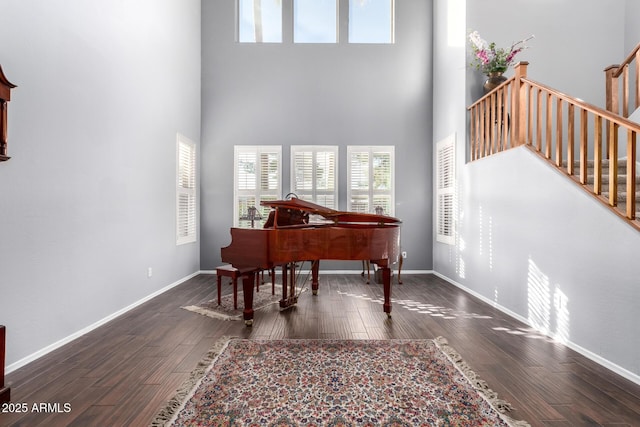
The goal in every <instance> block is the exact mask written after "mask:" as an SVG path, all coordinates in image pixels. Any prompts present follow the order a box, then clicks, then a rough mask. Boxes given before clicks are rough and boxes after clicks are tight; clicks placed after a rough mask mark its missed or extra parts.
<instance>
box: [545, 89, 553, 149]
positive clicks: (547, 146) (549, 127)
mask: <svg viewBox="0 0 640 427" xmlns="http://www.w3.org/2000/svg"><path fill="white" fill-rule="evenodd" d="M551 98H552V95H551V92H547V123H546V125H547V138H546V141H545V147H544V156H545V157H546V158H547V159H550V158H551V130H552V128H553V126H552V118H551V117H552V111H553V108H552V103H551Z"/></svg>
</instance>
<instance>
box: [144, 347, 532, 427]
mask: <svg viewBox="0 0 640 427" xmlns="http://www.w3.org/2000/svg"><path fill="white" fill-rule="evenodd" d="M233 338H237V337H233V336H223V337H221V338H220V339H219V340H217V341H216V342H215V343H214V345H213V347H212V348H211V350H209V352H208V353H207V355H206V356H205V357H204V358H203V359H202V360H201V361H200V362H199V363H198V366H197V367H196V369H194V370H193V371H192V372H191V374H190V376H189V378H188V379H187V380H186V381H185V382H184V383H183V384H182V386H181V387H180V389H179V390H178V391H177V392H176V394H175V395H174V396H173V398H171V400H169V402H168V403H167V405H166V406H165V407H164V408H163V409H162V410H161V411H160V412H159V413H158V415H157V416H156V417H155V419H154V420H153V421H152V422H151V424H150V427H165V426H168V425H170V422H171V421H172V419H173V417H174V416H175V415H176V414H177V413H178V412H179V411H180V409H181V408H182V406H183V405H184V403H185V401H186V400H187V396H188V395H189V394H190V393H191V391H192V390H193V389H194V388H195V387H196V385H197V384H198V382H199V381H200V380H201V379H202V378H203V377H204V376H205V375H206V374H207V372H208V370H209V369H210V368H211V367H212V366H213V362H214V361H215V360H216V359H217V357H218V356H219V355H220V354H221V353H222V352H223V351H224V350H225V348H226V347H227V345H228V344H229V341H230V340H231V339H233ZM433 341H434V342H435V343H436V345H437V346H438V347H439V348H440V350H441V351H442V352H443V353H444V354H445V355H446V356H447V357H448V358H449V360H450V361H451V362H452V363H453V364H454V365H455V366H456V367H457V369H458V370H459V371H460V372H462V374H463V375H464V376H465V377H466V378H467V380H469V382H470V383H471V384H472V385H473V386H474V387H475V389H476V390H477V391H478V392H479V393H480V394H481V395H482V396H483V397H484V398H485V400H487V402H489V404H490V405H491V406H493V407H494V408H495V409H496V410H497V411H498V412H499V413H500V415H501V416H502V417H503V419H504V421H505V422H506V423H507V424H509V425H510V426H512V427H531V425H530V424H529V423H527V422H526V421H519V420H514V419H512V418H511V417H509V416H507V415H506V414H505V412H508V411H511V410H512V409H513V407H512V406H511V404H510V403H508V402H506V401H504V400H502V399H499V398H498V394H497V393H496V392H494V391H493V390H491V388H489V386H488V384H487V383H486V382H485V381H483V380H481V379H480V378H479V377H478V375H477V374H476V373H475V372H474V371H473V370H472V369H471V368H470V367H469V365H468V364H467V363H466V362H465V361H464V360H463V359H462V356H460V354H459V353H458V352H457V351H456V350H454V349H453V348H452V347H450V346H449V343H448V341H447V339H446V338H444V337H437V338H435V339H434V340H433Z"/></svg>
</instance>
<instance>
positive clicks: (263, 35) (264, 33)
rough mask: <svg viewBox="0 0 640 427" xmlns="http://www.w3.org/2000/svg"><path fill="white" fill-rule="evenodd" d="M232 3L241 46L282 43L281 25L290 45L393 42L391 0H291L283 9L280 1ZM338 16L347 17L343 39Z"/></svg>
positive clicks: (393, 21) (247, 0)
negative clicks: (290, 38)
mask: <svg viewBox="0 0 640 427" xmlns="http://www.w3.org/2000/svg"><path fill="white" fill-rule="evenodd" d="M236 1H237V2H238V3H237V5H238V6H237V19H238V22H237V24H238V26H237V28H238V41H239V42H241V43H282V41H283V39H282V38H283V24H286V25H287V26H288V25H291V24H290V23H292V24H293V42H294V43H338V42H339V41H340V40H339V39H340V38H344V40H343V41H344V42H348V43H372V44H373V43H377V44H391V43H394V30H395V29H394V25H395V0H344V1H343V2H340V1H339V0H293V1H292V2H291V3H288V2H287V3H285V8H284V9H283V2H282V0H236ZM292 9H293V10H292ZM340 14H343V15H344V16H345V18H346V15H348V32H347V34H344V36H342V35H341V34H340V32H339V31H338V22H339V19H338V17H339V15H340ZM283 15H285V19H284V20H283ZM291 15H293V16H291Z"/></svg>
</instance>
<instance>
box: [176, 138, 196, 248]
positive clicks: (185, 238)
mask: <svg viewBox="0 0 640 427" xmlns="http://www.w3.org/2000/svg"><path fill="white" fill-rule="evenodd" d="M176 175H177V176H176V181H177V186H176V209H177V212H176V244H178V245H181V244H184V243H191V242H195V241H196V240H197V238H196V231H197V230H196V208H197V206H196V194H197V193H196V145H195V144H194V143H193V142H192V141H190V140H189V139H187V138H186V137H184V136H183V135H180V134H178V136H177V173H176Z"/></svg>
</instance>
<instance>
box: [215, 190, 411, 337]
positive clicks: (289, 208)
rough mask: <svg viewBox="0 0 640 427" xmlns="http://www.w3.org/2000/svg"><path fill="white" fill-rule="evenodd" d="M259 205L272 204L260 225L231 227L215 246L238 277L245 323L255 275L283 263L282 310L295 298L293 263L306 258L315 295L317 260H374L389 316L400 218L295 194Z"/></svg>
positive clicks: (250, 310)
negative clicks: (225, 243)
mask: <svg viewBox="0 0 640 427" xmlns="http://www.w3.org/2000/svg"><path fill="white" fill-rule="evenodd" d="M261 204H262V205H263V206H269V207H270V208H271V211H270V213H269V218H268V219H267V221H266V223H265V225H264V228H231V244H230V245H229V246H227V247H224V248H221V250H220V252H221V257H222V261H223V262H226V263H229V264H231V265H233V266H234V267H235V268H237V269H238V270H239V271H240V275H241V276H242V286H243V294H244V312H243V317H244V321H245V324H246V325H247V326H251V325H252V324H253V314H254V312H253V287H254V283H255V274H257V273H258V272H259V271H261V270H273V269H274V268H275V267H277V266H281V267H283V286H282V290H283V297H282V300H281V301H280V306H281V307H283V308H286V307H288V306H290V305H293V304H295V303H296V302H297V296H296V295H295V264H296V263H298V262H305V261H310V262H311V276H312V281H311V288H312V291H313V294H314V295H317V293H318V273H319V266H320V260H361V261H370V262H372V263H374V264H376V265H377V266H378V267H379V268H380V270H381V275H382V279H383V280H382V281H383V289H384V304H383V310H384V312H385V313H387V316H388V317H391V266H392V265H393V264H394V263H395V262H396V261H397V260H398V258H399V254H400V223H401V221H400V220H399V219H397V218H394V217H390V216H386V215H378V214H366V213H356V212H345V211H337V210H334V209H329V208H325V207H323V206H320V205H317V204H315V203H311V202H308V201H305V200H301V199H299V198H297V197H292V198H291V199H288V200H276V201H266V202H262V203H261ZM314 218H315V220H314ZM287 270H289V271H290V272H291V273H290V281H291V284H290V285H287ZM287 287H289V290H287ZM287 291H289V295H287Z"/></svg>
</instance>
